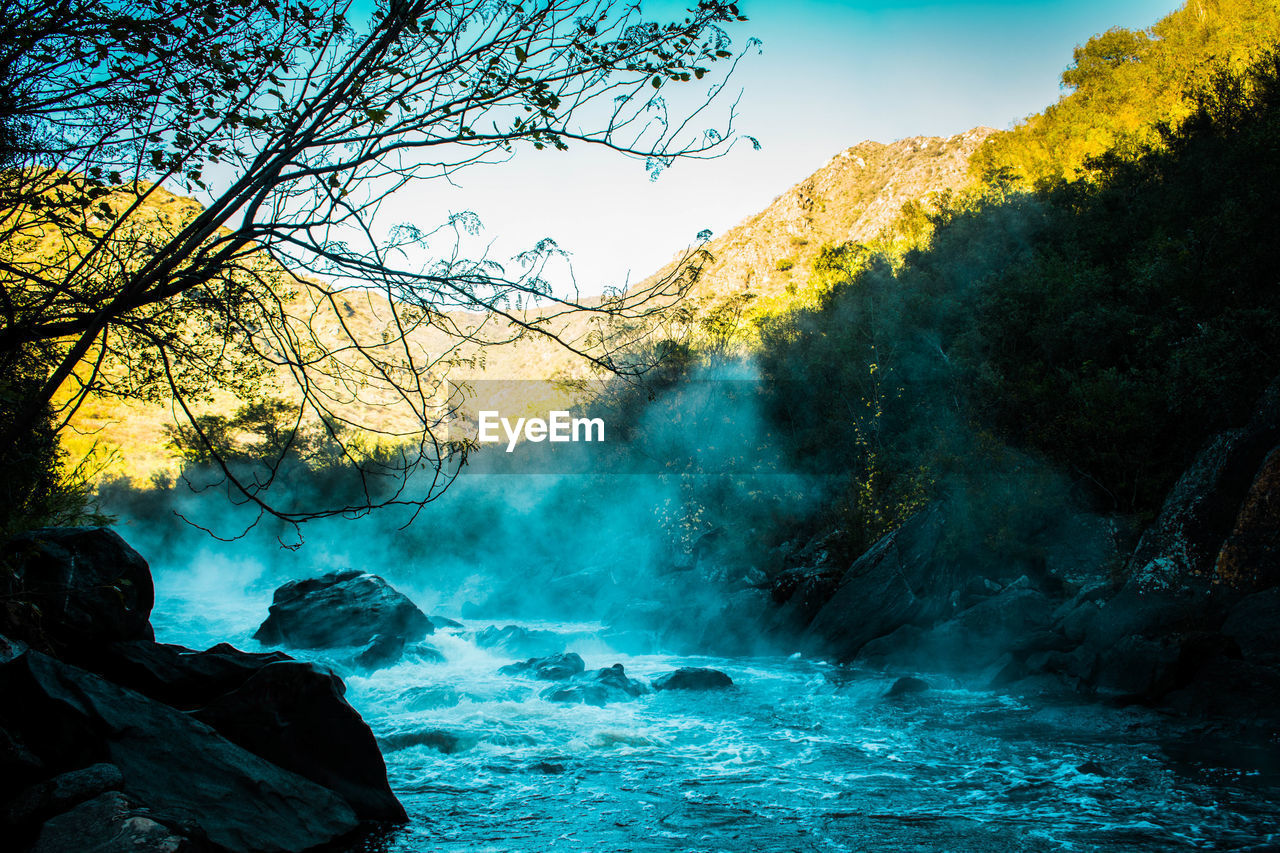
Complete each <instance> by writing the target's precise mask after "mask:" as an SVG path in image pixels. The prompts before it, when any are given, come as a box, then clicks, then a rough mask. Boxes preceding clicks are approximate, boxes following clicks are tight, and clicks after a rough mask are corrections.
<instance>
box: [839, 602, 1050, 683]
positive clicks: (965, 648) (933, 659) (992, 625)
mask: <svg viewBox="0 0 1280 853" xmlns="http://www.w3.org/2000/svg"><path fill="white" fill-rule="evenodd" d="M1054 609H1055V607H1054V603H1053V601H1052V600H1050V599H1049V598H1048V597H1046V596H1045V595H1044V594H1043V593H1041V592H1039V591H1038V590H1036V589H1033V588H1031V587H1030V586H1028V585H1027V584H1026V583H1015V584H1011V585H1010V586H1009V587H1007V588H1006V589H1005V590H1003V591H1002V592H1001V593H1000V594H999V595H995V596H992V597H990V598H987V599H984V600H983V601H981V602H979V603H978V604H975V605H974V606H973V607H970V608H968V609H967V610H963V611H961V612H960V613H958V614H956V615H955V616H954V617H952V618H951V619H948V620H947V621H945V622H942V623H940V624H937V625H934V626H932V627H930V628H920V627H917V626H904V627H903V628H900V629H899V630H897V631H895V632H894V633H892V634H889V635H888V636H885V637H882V638H880V639H877V640H873V641H872V642H870V643H867V645H866V646H864V647H863V649H862V657H863V658H864V659H866V660H868V661H871V662H874V663H876V664H878V665H881V666H894V667H899V668H909V669H924V670H929V671H934V672H938V671H948V672H970V673H971V672H978V671H981V670H983V669H986V668H988V667H990V666H992V665H993V664H995V663H996V662H997V661H998V660H999V659H1000V658H1002V657H1003V656H1004V655H1005V654H1006V653H1008V652H1009V651H1010V650H1012V649H1014V648H1027V647H1028V646H1031V645H1034V643H1032V640H1033V639H1035V638H1038V637H1039V635H1040V634H1041V633H1043V632H1045V631H1046V629H1047V628H1048V627H1049V624H1050V622H1051V619H1052V616H1053V612H1054Z"/></svg>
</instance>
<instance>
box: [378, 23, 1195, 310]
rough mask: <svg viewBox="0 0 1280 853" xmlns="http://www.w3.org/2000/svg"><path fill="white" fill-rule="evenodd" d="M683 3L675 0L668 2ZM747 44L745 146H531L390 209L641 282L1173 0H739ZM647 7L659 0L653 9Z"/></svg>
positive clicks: (1007, 98)
mask: <svg viewBox="0 0 1280 853" xmlns="http://www.w3.org/2000/svg"><path fill="white" fill-rule="evenodd" d="M683 5H685V4H681V3H670V2H666V0H663V2H661V3H654V4H652V7H653V10H654V12H667V14H669V15H670V14H672V12H670V11H668V10H674V11H675V12H676V13H678V12H679V10H680V8H681V7H682V6H683ZM738 5H739V8H740V9H741V11H742V12H743V13H744V14H746V15H747V16H748V17H749V18H750V20H749V21H748V22H747V23H745V24H739V25H737V26H736V29H735V30H733V31H731V34H732V35H733V36H734V39H735V42H736V43H737V44H739V45H741V44H743V43H744V42H745V41H746V40H747V38H748V37H751V36H754V37H756V38H758V39H760V40H761V42H762V48H761V52H760V53H759V54H758V55H757V54H754V53H753V54H752V55H750V56H748V57H747V59H746V60H744V62H743V63H742V65H741V66H740V67H739V72H738V74H737V75H736V77H735V84H734V86H733V87H732V88H734V89H735V90H736V89H738V88H740V89H741V90H742V98H741V102H740V108H739V112H740V116H739V119H738V126H739V128H740V130H741V131H742V132H745V133H750V134H752V135H753V136H755V137H757V138H758V139H759V140H760V143H761V146H762V148H761V150H759V151H753V150H752V149H751V148H750V146H747V145H742V146H739V147H738V148H737V149H735V150H734V151H733V152H731V153H730V154H729V155H728V156H726V157H724V158H722V159H720V160H716V161H710V162H686V163H680V164H677V165H676V166H673V167H672V168H670V169H669V170H667V171H666V172H665V173H664V174H663V175H662V176H661V178H660V179H659V180H658V181H656V182H651V181H650V180H649V179H648V176H647V175H646V173H645V170H644V167H643V164H641V163H638V162H636V161H633V160H628V159H624V158H622V157H619V156H618V155H616V154H612V153H610V152H605V151H595V150H589V149H588V148H586V147H584V146H576V147H574V148H572V149H571V150H570V151H568V152H554V151H544V152H534V151H526V152H523V153H521V154H520V155H518V156H517V157H516V158H515V159H514V160H513V161H511V162H509V163H505V164H502V165H499V166H491V167H480V168H477V169H474V170H471V171H467V172H463V173H460V174H459V175H457V177H456V182H457V183H458V184H459V187H458V188H451V187H447V186H443V185H442V184H441V183H440V182H438V181H430V182H424V183H423V184H422V185H421V186H419V187H414V188H409V189H407V190H405V191H404V194H403V196H402V197H401V198H400V199H398V203H397V204H395V205H394V206H392V207H391V208H389V209H388V210H387V211H386V212H387V213H388V214H392V215H393V216H395V215H396V214H397V212H400V213H401V215H400V216H399V217H397V218H412V219H413V220H415V224H419V225H423V226H426V225H430V224H433V221H439V220H440V219H443V218H444V217H446V216H447V215H448V213H450V212H457V211H461V210H471V211H473V212H475V213H477V214H478V215H479V217H480V219H481V221H482V222H483V223H484V224H485V228H486V232H485V234H486V239H487V240H489V241H493V249H492V254H493V255H495V256H499V257H501V256H511V255H514V254H515V253H516V252H517V251H520V250H521V249H524V248H527V247H528V246H530V245H532V244H533V243H534V242H536V241H537V240H538V239H540V238H542V237H544V236H549V237H552V238H554V239H555V240H556V242H557V243H559V244H560V246H561V247H562V248H564V249H566V250H568V251H569V252H570V253H571V254H572V257H573V262H574V270H575V273H576V278H577V282H578V285H579V286H580V287H581V288H582V290H584V291H586V292H596V291H598V290H599V289H600V287H601V286H602V285H605V284H608V285H618V284H620V283H622V281H623V280H624V279H625V278H627V277H628V276H629V277H630V280H631V281H637V280H639V279H641V278H643V277H644V276H646V275H648V274H649V273H651V272H653V271H654V270H655V269H656V268H658V267H659V266H661V265H662V264H663V263H664V262H666V261H667V260H668V259H670V257H671V256H672V255H673V254H674V253H675V252H677V251H679V250H680V249H682V248H683V247H685V246H687V245H689V244H690V243H691V242H692V241H693V240H694V237H695V235H696V234H697V232H698V231H699V230H701V229H703V228H710V229H711V230H712V231H713V232H714V233H716V234H720V233H723V232H724V231H725V230H727V229H728V228H730V227H732V226H733V225H734V224H736V223H737V222H738V221H740V220H742V219H743V218H745V217H747V216H749V215H751V214H753V213H755V212H756V211H758V210H760V209H761V208H763V207H764V206H766V205H767V204H768V203H769V202H770V201H771V200H773V199H774V198H775V197H777V196H778V195H779V194H780V193H782V192H783V191H785V190H786V189H787V188H788V187H790V186H791V185H793V184H795V183H797V182H798V181H800V180H802V179H803V178H805V177H806V176H807V175H809V174H810V173H812V172H813V171H814V170H816V169H817V168H818V167H820V166H821V165H822V164H823V163H825V162H826V161H827V160H828V159H829V158H830V157H832V156H833V155H835V154H836V153H838V152H840V151H842V150H844V149H845V148H848V147H849V146H851V145H854V144H856V143H858V142H860V141H862V140H864V139H874V140H878V141H882V142H890V141H892V140H894V139H900V138H903V137H906V136H917V135H950V134H954V133H959V132H961V131H964V130H967V129H969V128H971V127H975V126H978V125H987V126H991V127H996V128H1006V127H1009V126H1010V125H1011V124H1013V123H1014V122H1016V121H1017V120H1018V119H1020V118H1022V117H1024V116H1026V115H1029V114H1031V113H1034V112H1037V111H1039V110H1040V109H1042V108H1043V107H1045V106H1047V105H1048V104H1050V103H1052V102H1053V101H1055V100H1056V99H1057V98H1058V96H1059V95H1060V94H1061V91H1060V89H1059V75H1060V74H1061V73H1062V70H1063V69H1064V68H1065V67H1066V65H1067V64H1068V63H1069V62H1070V60H1071V51H1072V48H1073V47H1074V46H1075V45H1077V44H1081V43H1083V42H1084V41H1086V40H1087V39H1088V38H1089V37H1090V36H1092V35H1094V34H1095V33H1099V32H1102V31H1103V30H1106V29H1107V28H1109V27H1112V26H1117V25H1119V26H1126V27H1144V26H1149V25H1151V24H1153V23H1155V22H1156V21H1157V20H1158V19H1160V18H1161V17H1163V16H1164V15H1166V14H1168V13H1169V12H1171V11H1173V10H1174V9H1175V8H1177V7H1178V6H1179V5H1180V4H1179V3H1177V2H1174V0H1105V1H1104V0H1044V2H1031V3H1014V2H986V3H969V2H905V3H903V2H897V3H889V2H881V0H874V2H837V0H788V2H783V0H769V2H764V0H739V3H738ZM648 8H649V7H648V6H646V9H648Z"/></svg>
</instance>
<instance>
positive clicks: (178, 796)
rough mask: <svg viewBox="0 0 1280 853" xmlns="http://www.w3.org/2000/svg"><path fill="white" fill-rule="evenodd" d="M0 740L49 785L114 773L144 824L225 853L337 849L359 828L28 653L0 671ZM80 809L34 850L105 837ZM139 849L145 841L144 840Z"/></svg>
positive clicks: (203, 733)
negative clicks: (189, 827) (37, 761)
mask: <svg viewBox="0 0 1280 853" xmlns="http://www.w3.org/2000/svg"><path fill="white" fill-rule="evenodd" d="M0 728H3V729H5V730H7V731H10V732H18V733H20V734H21V735H22V739H23V742H24V744H25V746H26V747H27V748H28V749H30V750H31V751H32V752H33V753H35V754H37V755H39V756H40V758H41V760H42V763H43V767H44V771H45V772H47V773H48V774H49V775H50V776H53V775H56V774H59V773H66V772H69V771H72V770H76V769H79V768H83V767H88V766H90V765H93V764H98V763H109V764H112V765H114V766H115V767H116V768H118V769H119V772H120V775H121V777H122V780H123V782H122V786H121V788H122V792H123V793H124V794H125V795H127V797H128V798H129V802H130V803H133V802H136V803H139V804H142V805H144V806H145V808H146V810H147V812H148V814H150V815H152V817H151V818H148V819H149V820H153V821H154V822H158V823H160V824H162V825H165V826H176V825H181V824H184V823H186V822H192V823H194V825H195V826H196V827H198V830H199V833H200V834H201V835H203V836H205V837H207V838H208V839H209V841H211V842H212V843H213V844H215V845H218V846H219V847H221V848H224V849H226V850H231V851H242V850H243V851H250V850H252V851H302V850H307V849H310V848H312V847H316V846H317V845H320V844H324V843H328V842H332V841H334V840H336V839H338V838H341V837H343V836H345V835H346V834H347V833H349V832H351V831H352V830H353V829H355V828H356V827H357V826H358V824H359V820H358V818H357V817H356V815H355V813H354V812H353V811H352V809H351V808H350V807H349V806H348V805H347V804H346V803H345V802H344V801H343V800H342V799H341V798H340V797H339V796H338V795H336V794H334V793H333V792H332V791H330V790H327V789H326V788H323V787H321V786H320V785H317V784H315V783H314V782H311V781H309V780H307V779H304V778H303V777H301V776H299V775H297V774H295V773H291V772H289V771H287V770H284V769H281V768H280V767H278V766H276V765H274V764H271V763H270V762H268V761H266V760H265V759H263V758H260V757H258V756H256V755H254V754H252V753H250V752H249V751H247V750H245V749H243V748H241V747H239V746H237V745H235V744H234V743H231V742H230V741H229V740H227V739H226V738H224V737H223V736H222V735H220V734H219V733H218V732H216V731H214V730H213V729H212V728H210V727H209V726H207V725H205V724H204V723H201V722H199V721H198V720H194V719H192V718H191V717H190V716H188V715H187V714H185V713H183V712H181V711H178V710H176V709H174V708H171V707H169V706H168V705H165V704H163V703H161V702H157V701H155V700H152V699H149V698H147V697H145V696H143V695H142V694H140V693H136V692H134V691H131V690H127V689H125V688H122V687H118V686H116V685H114V684H111V683H110V682H108V681H105V680H104V679H102V678H100V677H98V676H96V675H93V674H90V673H88V672H85V671H83V670H81V669H79V668H77V667H74V666H71V665H69V664H65V663H62V662H59V661H57V660H54V659H53V658H50V657H48V656H46V655H43V654H41V653H39V652H36V651H31V650H27V651H23V652H21V653H18V654H16V655H12V656H10V658H9V659H8V660H7V661H5V662H3V663H0ZM102 796H106V797H108V800H107V802H108V803H111V804H112V805H111V808H112V809H116V810H119V809H124V808H126V806H125V805H124V804H123V803H124V802H125V801H122V800H120V799H118V798H115V797H114V796H113V795H109V794H106V795H102ZM91 802H96V799H95V800H94V801H91ZM87 805H88V804H82V805H81V806H78V807H77V808H76V809H75V810H73V811H72V812H71V813H68V814H76V813H79V815H80V816H79V817H76V818H75V819H74V820H71V818H68V819H67V822H68V823H70V824H71V825H72V828H71V829H67V830H66V832H65V833H62V832H61V830H60V829H59V827H60V826H65V824H59V825H55V826H54V827H52V828H50V830H49V831H50V832H51V833H53V835H52V836H50V837H48V838H45V840H44V841H43V842H41V843H42V844H46V845H47V846H46V847H44V848H43V849H49V850H61V849H67V850H70V849H79V850H85V849H93V848H92V847H89V846H83V845H82V846H81V847H79V848H73V847H66V846H57V845H58V844H62V845H65V843H66V842H65V841H62V840H58V839H65V838H67V837H73V836H74V835H75V834H76V833H77V832H87V830H86V829H84V827H89V826H101V825H103V820H104V818H103V817H102V816H101V815H97V814H96V813H94V814H91V815H90V816H89V817H85V816H84V815H85V813H86V812H91V811H92V810H91V809H86V806H87ZM129 807H130V808H131V807H132V806H129ZM55 820H60V819H55ZM112 820H114V818H112ZM51 823H52V821H51ZM127 823H128V821H127V820H124V821H123V823H122V824H121V825H126V824H127ZM54 830H59V831H58V832H56V833H55V832H54ZM154 832H155V833H159V830H155V831H154ZM98 837H100V836H97V835H94V834H87V835H86V836H85V838H86V839H88V838H98ZM147 837H154V836H153V834H152V833H151V832H148V834H147ZM55 841H57V844H55ZM103 849H110V850H114V849H116V848H113V847H105V848H103ZM144 849H145V848H144Z"/></svg>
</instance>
